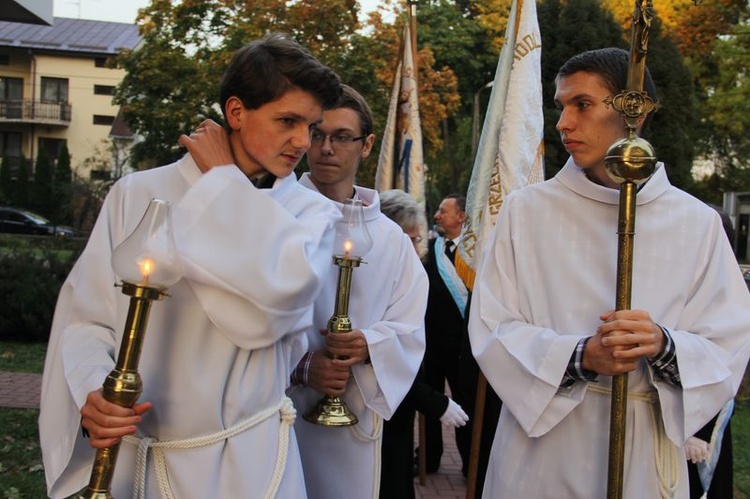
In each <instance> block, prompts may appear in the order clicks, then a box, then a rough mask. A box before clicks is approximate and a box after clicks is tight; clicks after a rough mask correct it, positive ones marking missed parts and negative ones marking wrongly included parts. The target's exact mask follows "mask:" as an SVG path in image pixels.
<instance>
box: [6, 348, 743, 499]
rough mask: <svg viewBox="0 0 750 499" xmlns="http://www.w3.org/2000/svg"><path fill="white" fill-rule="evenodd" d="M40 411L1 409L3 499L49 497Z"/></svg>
mask: <svg viewBox="0 0 750 499" xmlns="http://www.w3.org/2000/svg"><path fill="white" fill-rule="evenodd" d="M45 349H46V345H44V344H38V343H32V344H28V343H10V342H0V371H23V372H35V373H40V372H42V367H43V364H44V352H45ZM38 417H39V411H38V410H36V409H7V408H0V498H2V499H36V498H44V497H47V496H46V494H45V485H44V469H43V468H42V458H41V453H40V449H39V433H38V430H37V418H38ZM732 443H733V447H734V486H735V494H734V499H750V398H744V399H742V400H737V402H736V404H735V412H734V417H733V418H732Z"/></svg>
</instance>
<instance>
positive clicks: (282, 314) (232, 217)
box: [173, 166, 338, 349]
mask: <svg viewBox="0 0 750 499" xmlns="http://www.w3.org/2000/svg"><path fill="white" fill-rule="evenodd" d="M317 197H320V196H317ZM321 200H322V198H321ZM336 213H337V212H336V209H335V207H334V206H333V205H332V204H330V203H327V202H323V201H321V202H315V203H310V204H309V206H307V209H305V210H302V212H301V213H299V214H298V216H297V217H295V215H294V214H292V213H290V212H289V211H288V210H287V209H286V208H285V206H283V205H282V204H281V203H280V202H279V201H277V200H276V199H274V198H273V197H272V196H270V195H268V194H267V193H265V192H262V191H261V190H259V189H256V188H255V187H254V186H253V185H252V184H250V182H248V181H247V179H246V178H245V177H244V176H242V175H241V174H240V172H239V170H238V169H237V168H236V167H234V166H231V167H219V168H213V169H212V170H210V171H209V172H208V173H206V174H205V175H203V176H202V177H201V179H200V180H199V181H198V182H196V184H195V185H194V186H193V187H191V189H190V190H189V191H188V193H187V194H186V195H185V196H184V197H183V198H182V200H181V201H180V202H179V203H178V204H177V206H176V207H175V211H174V217H173V218H174V223H175V239H176V242H177V248H178V251H179V253H180V255H181V256H182V257H183V259H184V262H185V268H186V271H185V278H186V279H187V280H188V282H189V283H190V285H191V287H192V288H193V290H194V291H195V294H196V295H197V297H198V299H199V300H200V302H201V304H202V305H203V308H204V310H205V311H206V313H207V314H208V316H209V317H210V318H211V321H212V322H213V323H214V324H215V325H216V326H217V328H218V329H219V330H220V331H222V333H223V334H225V335H227V337H228V338H229V339H230V341H232V342H233V343H235V344H236V345H238V346H239V347H241V348H245V349H258V348H263V347H266V346H269V345H271V344H273V343H275V342H276V341H278V340H279V339H280V338H282V337H283V336H285V335H286V334H288V333H289V332H292V331H293V332H299V331H300V329H301V327H303V326H304V325H305V323H309V322H310V321H311V320H312V312H311V305H312V302H313V299H314V298H315V296H316V295H317V293H318V291H319V290H320V287H321V286H322V277H323V276H324V275H325V273H326V272H328V269H329V267H330V257H331V254H332V244H333V230H332V227H333V223H334V221H335V219H336V218H335V217H337V216H338V215H337V214H336Z"/></svg>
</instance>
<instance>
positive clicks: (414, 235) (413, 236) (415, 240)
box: [404, 227, 422, 255]
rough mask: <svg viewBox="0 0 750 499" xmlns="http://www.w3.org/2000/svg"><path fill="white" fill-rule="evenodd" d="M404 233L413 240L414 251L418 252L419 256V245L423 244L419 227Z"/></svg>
mask: <svg viewBox="0 0 750 499" xmlns="http://www.w3.org/2000/svg"><path fill="white" fill-rule="evenodd" d="M404 233H406V235H407V236H409V239H411V244H413V245H414V251H416V252H417V255H419V243H421V242H422V236H420V235H419V227H414V228H413V229H411V230H405V231H404Z"/></svg>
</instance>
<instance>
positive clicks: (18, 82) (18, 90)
mask: <svg viewBox="0 0 750 499" xmlns="http://www.w3.org/2000/svg"><path fill="white" fill-rule="evenodd" d="M21 99H23V78H8V77H7V76H0V100H21Z"/></svg>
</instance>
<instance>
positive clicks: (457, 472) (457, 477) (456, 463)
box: [0, 371, 466, 499]
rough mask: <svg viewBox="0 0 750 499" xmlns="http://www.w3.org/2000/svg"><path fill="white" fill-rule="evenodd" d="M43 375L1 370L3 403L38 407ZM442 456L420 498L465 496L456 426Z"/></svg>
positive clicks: (445, 439)
mask: <svg viewBox="0 0 750 499" xmlns="http://www.w3.org/2000/svg"><path fill="white" fill-rule="evenodd" d="M41 383H42V377H41V375H39V374H28V373H11V372H4V371H0V407H16V408H22V409H34V408H37V407H39V395H40V393H41ZM443 442H444V443H443V446H444V452H443V460H442V462H441V465H440V471H439V472H438V473H434V474H431V475H427V480H426V482H425V485H419V483H418V480H417V479H416V478H415V480H414V481H415V489H416V497H417V499H464V497H465V496H466V481H465V480H464V477H463V475H461V458H460V456H459V454H458V449H456V444H455V438H454V435H453V430H448V429H447V428H445V427H443Z"/></svg>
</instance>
